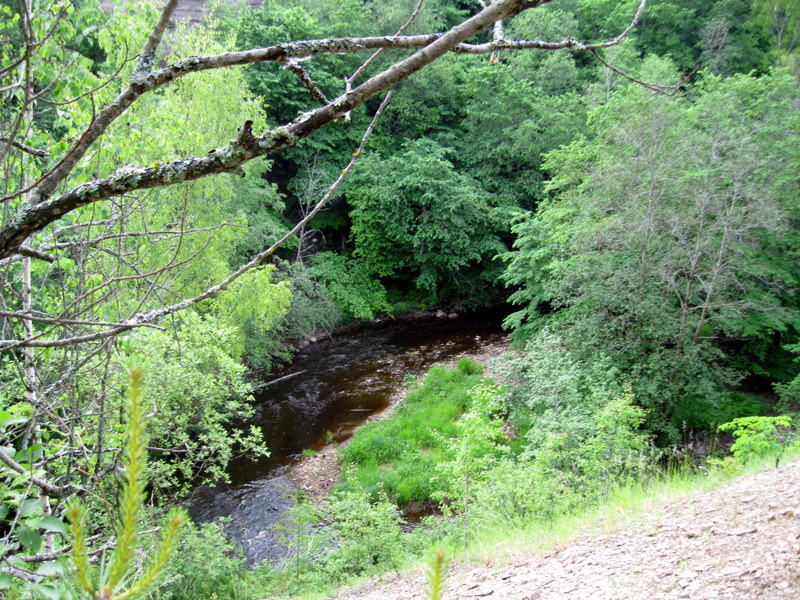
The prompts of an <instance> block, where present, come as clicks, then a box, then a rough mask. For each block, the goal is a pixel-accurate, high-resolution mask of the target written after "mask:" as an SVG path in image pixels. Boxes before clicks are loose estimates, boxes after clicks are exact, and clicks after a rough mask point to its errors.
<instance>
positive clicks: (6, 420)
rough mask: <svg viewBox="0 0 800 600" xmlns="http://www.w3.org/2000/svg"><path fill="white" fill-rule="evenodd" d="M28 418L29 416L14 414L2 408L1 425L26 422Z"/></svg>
mask: <svg viewBox="0 0 800 600" xmlns="http://www.w3.org/2000/svg"><path fill="white" fill-rule="evenodd" d="M27 420H28V418H27V417H20V416H16V415H12V414H11V413H9V412H6V411H4V410H0V427H9V426H11V425H16V424H17V423H24V422H25V421H27Z"/></svg>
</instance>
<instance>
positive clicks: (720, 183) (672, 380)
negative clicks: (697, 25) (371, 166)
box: [507, 61, 800, 437]
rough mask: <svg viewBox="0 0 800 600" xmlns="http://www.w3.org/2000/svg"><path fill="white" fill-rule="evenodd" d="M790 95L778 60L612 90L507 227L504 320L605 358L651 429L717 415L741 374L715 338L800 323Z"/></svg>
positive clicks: (668, 430)
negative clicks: (755, 68) (513, 237)
mask: <svg viewBox="0 0 800 600" xmlns="http://www.w3.org/2000/svg"><path fill="white" fill-rule="evenodd" d="M650 62H651V63H653V61H650ZM644 66H645V68H647V67H648V63H645V65H644ZM656 67H657V65H656V64H651V65H650V68H656ZM796 102H797V92H796V82H795V80H794V78H793V77H791V76H790V75H788V74H786V73H784V72H781V71H777V72H775V73H773V74H772V75H771V76H769V77H761V78H756V77H752V76H736V77H732V78H729V79H721V78H716V77H712V76H708V77H706V79H705V80H704V81H703V84H702V85H700V86H698V89H697V91H696V97H695V98H694V99H690V98H685V97H673V98H666V97H663V96H653V95H652V94H649V93H647V92H645V91H644V90H642V89H641V88H638V87H632V88H631V87H627V86H626V87H625V89H621V90H619V91H617V92H616V93H615V94H614V95H613V97H612V101H610V102H608V103H607V104H605V105H603V106H601V107H598V108H597V109H596V110H594V111H593V113H592V114H591V115H590V123H591V124H592V126H593V129H594V133H595V136H594V138H593V139H591V140H579V141H577V142H574V143H573V144H571V145H570V146H567V147H564V148H562V149H560V150H557V151H554V152H552V153H551V154H550V155H549V156H548V160H547V163H548V166H549V168H550V170H551V172H552V173H553V180H552V181H551V183H550V188H551V190H553V191H554V192H555V193H556V195H555V196H554V198H553V199H552V200H551V201H549V202H548V203H546V204H545V205H544V206H543V207H542V208H541V209H540V211H539V212H538V214H537V215H535V216H526V217H522V218H521V221H520V222H519V224H518V225H517V227H516V232H517V234H518V236H519V238H518V242H517V247H516V251H515V252H514V253H512V254H511V255H510V259H511V262H510V264H509V270H508V272H507V277H508V279H509V281H510V282H512V283H515V284H518V285H521V289H520V290H519V291H518V292H517V294H516V296H515V297H516V300H517V301H519V302H521V303H524V304H527V307H526V308H525V309H524V310H523V312H521V313H518V314H517V315H516V316H515V317H513V318H512V320H511V322H512V323H513V324H515V325H517V326H523V325H524V324H525V323H526V322H527V324H528V325H527V326H528V327H531V326H532V327H534V328H538V327H541V325H542V324H543V323H545V322H548V321H554V322H557V323H559V330H560V331H561V332H562V335H565V339H566V341H565V342H564V343H565V344H567V346H568V347H569V348H570V349H571V351H573V352H576V353H577V355H578V356H580V357H582V359H583V360H597V357H599V356H606V357H609V358H610V360H611V362H612V364H614V365H615V366H616V367H617V368H619V369H621V370H622V371H623V373H625V375H626V376H627V377H629V378H631V380H632V381H633V383H634V392H635V394H636V398H637V401H639V402H640V403H642V404H643V405H644V406H645V407H646V408H648V409H651V414H650V426H651V427H652V428H653V429H655V430H656V431H659V432H661V433H665V434H667V435H668V436H669V437H674V436H675V435H676V434H677V432H678V431H679V430H680V427H681V426H682V423H684V422H686V423H688V425H689V426H690V427H694V426H708V425H709V424H710V422H713V421H715V420H716V422H717V423H719V422H720V421H719V418H720V417H724V416H725V412H724V411H725V402H726V394H725V386H726V385H730V384H731V383H734V382H735V381H736V380H737V378H738V376H737V374H736V373H735V372H733V370H732V369H731V368H730V365H729V364H727V363H726V362H725V355H724V352H723V351H722V346H721V345H720V344H721V342H728V343H731V342H734V341H736V342H738V343H740V344H741V343H744V342H747V341H749V340H753V339H758V338H761V339H764V338H767V339H770V338H772V337H773V336H774V335H775V334H777V333H780V332H786V331H790V330H791V328H793V327H795V326H796V322H797V321H796V320H797V305H796V302H795V301H794V299H793V298H792V293H793V292H792V290H793V289H794V287H793V286H794V282H795V281H796V277H797V270H796V264H795V263H794V261H793V260H792V259H791V258H789V257H793V256H794V255H795V252H796V249H797V242H798V240H797V238H796V234H795V232H794V226H793V223H794V222H795V219H796V217H797V213H796V210H797V206H796V192H795V191H794V190H793V186H794V185H795V184H794V183H793V181H794V176H793V175H792V173H795V172H796V168H797V156H798V154H797V150H798V146H797V145H798V141H800V140H798V136H797V132H798V131H800V129H798V124H797V120H796V118H797V117H796V115H795V114H794V111H787V110H786V106H791V105H793V104H794V103H796ZM776 140H777V141H778V143H776ZM782 256H785V257H787V258H786V259H785V260H784V259H781V258H778V257H782ZM732 416H739V415H732ZM725 420H728V419H725Z"/></svg>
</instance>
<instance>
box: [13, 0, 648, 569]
mask: <svg viewBox="0 0 800 600" xmlns="http://www.w3.org/2000/svg"><path fill="white" fill-rule="evenodd" d="M177 3H178V0H168V1H167V2H166V4H165V6H164V7H163V9H161V10H156V9H154V8H153V7H150V6H148V5H144V6H140V7H139V8H138V9H137V10H139V11H140V12H138V13H135V14H128V13H125V12H120V13H117V14H115V16H114V17H113V18H112V19H111V21H110V22H109V21H107V18H106V17H105V16H104V15H103V13H102V11H101V10H100V7H99V3H98V2H96V1H95V0H60V1H58V2H37V1H35V0H21V1H20V2H19V3H14V4H9V3H6V2H3V3H0V10H2V11H3V13H4V15H5V17H6V18H5V19H4V22H3V24H2V25H0V32H1V34H2V35H0V163H2V164H3V180H2V182H3V187H2V190H1V193H2V202H3V217H2V226H0V260H1V261H2V262H0V265H2V269H3V273H2V276H3V282H4V284H5V288H4V289H5V291H4V295H3V306H2V312H1V313H0V317H2V323H0V331H2V339H1V340H0V350H2V351H3V355H2V364H0V378H1V380H2V384H3V394H4V395H3V398H2V402H1V403H0V410H2V411H3V412H2V413H0V417H1V418H2V421H1V422H0V428H1V429H2V433H1V434H0V435H2V437H1V438H0V442H1V443H2V445H3V448H2V449H0V461H2V463H3V465H4V466H3V471H2V477H3V481H4V482H13V485H12V488H11V492H9V495H6V496H4V501H3V502H4V506H5V508H4V510H6V511H7V512H6V516H8V515H11V516H12V517H14V516H15V515H17V514H18V513H20V512H23V509H24V507H25V506H27V505H26V504H25V503H26V502H27V501H28V500H32V501H34V503H35V504H36V506H37V507H38V508H37V509H36V510H40V511H41V514H42V516H43V517H47V516H50V515H51V514H52V513H58V512H59V511H61V510H62V508H63V502H64V500H65V499H66V498H68V497H71V496H74V495H81V494H85V493H86V491H87V488H92V489H94V488H93V487H92V486H95V487H96V485H97V483H96V479H97V477H98V474H97V473H96V472H92V471H90V470H87V469H86V468H85V467H86V464H85V460H84V459H85V458H86V457H87V456H88V457H90V458H91V457H92V456H94V457H95V462H96V463H98V464H101V465H105V466H106V468H108V469H112V470H113V468H114V465H115V460H116V458H115V456H114V453H115V447H114V446H113V445H109V444H108V441H109V438H108V437H107V433H108V431H109V430H110V429H113V428H114V427H116V426H117V425H118V420H117V419H116V418H115V416H114V415H115V412H114V408H116V407H115V406H113V405H110V404H108V402H107V401H108V398H110V397H111V395H112V392H113V388H114V385H115V380H114V378H113V377H112V376H111V375H110V373H111V372H112V371H113V366H112V365H113V360H114V357H115V354H116V352H117V348H125V347H126V345H130V344H133V345H134V346H135V345H138V344H141V347H145V348H146V347H148V341H147V340H146V339H145V338H144V337H142V338H140V337H139V336H145V333H143V332H144V331H145V330H146V329H156V330H158V329H162V330H163V329H169V330H170V331H171V332H172V333H174V332H175V331H177V330H180V329H181V328H182V327H183V328H192V329H194V332H195V333H197V332H199V331H201V330H202V329H203V326H209V324H210V323H213V322H215V321H214V320H213V318H214V317H219V315H214V314H213V313H214V311H215V310H216V309H215V305H209V304H205V305H202V306H201V305H200V303H201V302H202V301H203V300H208V299H210V298H212V297H217V296H219V299H218V301H217V302H219V303H222V304H224V303H225V302H226V301H227V302H229V304H228V305H229V306H231V305H233V306H236V307H237V309H238V308H239V307H240V305H239V303H237V302H235V300H231V299H230V298H231V297H230V296H228V299H227V300H226V298H225V295H224V294H223V295H222V296H220V294H221V293H222V292H225V293H226V294H230V293H234V292H235V291H236V283H235V282H237V280H240V278H242V277H243V276H245V274H248V273H249V274H250V275H248V277H251V278H253V279H251V283H252V284H253V285H257V287H258V289H259V290H261V291H262V293H263V296H262V297H261V298H260V300H261V301H262V302H263V303H264V304H266V305H272V306H273V307H274V308H275V311H266V313H269V314H265V313H264V312H263V311H262V312H260V313H259V311H255V312H251V313H249V314H248V315H247V316H245V315H244V314H238V312H237V314H236V315H235V316H236V317H237V318H241V319H252V320H256V321H258V320H259V319H262V320H263V321H264V322H269V321H270V318H267V317H268V316H270V315H272V316H274V313H275V312H279V310H278V309H279V308H280V306H281V303H282V302H285V293H284V292H285V289H284V286H281V285H277V284H275V283H274V282H272V280H271V279H270V276H271V274H270V271H269V270H268V269H262V270H260V271H255V268H256V267H258V266H259V265H261V264H262V263H263V262H264V261H265V260H267V259H268V258H269V257H270V256H271V255H273V254H274V253H275V252H276V250H277V249H278V248H279V247H280V246H281V245H282V244H284V243H286V241H287V240H289V239H291V238H292V236H293V235H295V233H296V232H297V231H298V230H300V229H302V227H304V226H305V225H306V223H307V222H308V220H310V219H311V218H313V217H314V216H315V215H316V214H317V213H318V212H319V210H320V209H321V207H322V206H323V205H324V203H325V202H326V201H328V200H329V199H330V198H331V197H332V196H333V193H334V192H335V189H336V188H337V187H338V185H339V184H340V183H341V180H342V177H340V178H338V179H337V180H336V182H334V184H332V186H331V188H330V189H329V192H328V193H326V194H325V195H324V196H323V197H322V199H321V201H320V203H318V204H317V205H316V206H315V207H314V209H312V210H310V211H308V214H307V215H306V218H305V219H303V221H301V223H300V224H298V225H296V226H294V227H292V228H290V229H289V231H286V229H287V228H286V227H282V226H281V225H282V224H281V223H280V220H279V219H278V218H277V216H275V217H274V218H273V217H270V218H262V220H261V222H260V224H259V227H258V229H257V231H246V230H244V229H242V228H243V227H246V226H247V225H248V224H249V221H248V219H252V217H253V216H254V212H255V210H250V209H251V208H252V206H250V207H248V208H247V210H241V211H237V210H236V209H235V208H236V206H235V205H236V203H237V202H238V201H239V200H240V199H241V195H242V193H244V192H243V190H244V189H246V188H245V186H239V185H237V184H235V183H234V180H233V179H232V178H231V177H229V176H222V177H216V178H209V176H211V175H220V174H243V175H244V177H245V179H244V180H243V181H244V182H245V184H246V186H247V189H249V190H252V189H253V188H254V187H255V184H256V182H258V181H259V178H260V176H261V174H262V173H263V172H264V171H265V170H266V169H267V167H268V165H267V164H266V163H265V161H264V158H263V157H265V156H267V155H269V154H272V153H274V152H276V151H278V150H280V149H282V148H286V147H288V146H290V145H292V144H295V143H297V142H299V141H300V140H303V139H305V138H307V137H308V136H310V135H312V134H313V133H315V132H317V131H319V130H321V129H323V128H325V127H329V126H332V125H333V124H334V123H337V122H340V121H346V120H347V119H348V118H349V117H350V115H351V114H353V113H354V111H356V110H358V109H360V108H361V107H363V106H364V105H365V104H366V103H367V102H369V101H370V99H372V98H374V97H376V96H377V95H379V94H381V93H382V92H384V91H386V90H388V89H389V88H391V87H393V86H395V85H397V84H398V83H400V82H402V81H404V80H406V79H408V78H409V77H410V76H412V75H413V74H415V73H417V72H419V71H420V70H422V69H424V68H426V67H428V66H429V65H432V64H434V63H435V62H436V61H438V60H439V59H441V58H442V57H444V56H446V55H448V54H450V53H462V54H472V55H476V54H487V55H489V54H491V53H492V52H496V51H498V50H500V49H502V50H520V51H522V50H536V49H540V50H541V49H544V50H557V49H569V50H573V51H582V50H590V49H591V50H596V49H598V48H604V47H610V46H613V45H615V44H617V43H619V41H620V40H621V39H622V37H623V35H624V34H625V33H627V32H628V31H629V30H630V28H629V29H628V30H626V31H625V32H623V35H620V36H618V37H617V38H615V39H613V40H610V41H608V42H600V43H591V44H588V43H582V42H578V41H576V40H574V39H571V38H567V39H564V40H561V41H556V42H547V41H535V40H533V41H514V40H507V39H505V38H504V36H503V35H502V27H494V29H493V31H494V37H493V39H492V40H491V41H485V42H476V43H470V42H469V40H471V39H473V38H474V37H475V36H478V35H480V34H481V32H483V31H485V30H487V29H489V28H492V27H493V26H494V25H495V24H496V23H498V22H499V21H501V20H508V19H511V18H513V17H514V16H516V15H518V14H520V13H523V12H525V11H527V10H530V9H534V8H537V7H539V6H540V5H543V4H546V3H547V0H498V1H496V2H494V3H491V4H489V5H485V6H483V7H482V8H481V9H480V10H479V11H477V12H476V13H475V14H472V15H467V16H466V17H465V18H463V19H461V20H459V21H458V22H457V23H455V24H454V25H452V26H451V27H449V28H448V29H446V30H445V31H443V32H441V33H429V34H414V35H406V34H404V33H403V32H402V31H401V32H400V33H399V34H397V35H381V36H373V37H341V38H335V39H331V38H328V39H318V40H306V41H291V42H283V43H273V42H272V41H270V42H269V43H270V44H271V45H268V46H264V47H260V48H252V49H247V50H239V51H225V48H224V47H222V46H220V45H214V44H209V45H208V46H205V47H203V44H205V43H206V41H207V40H205V39H200V38H197V37H195V38H192V33H191V32H189V33H185V34H183V36H182V35H181V34H180V33H178V34H176V35H175V37H174V38H172V39H171V40H170V45H171V50H172V52H173V54H166V53H165V52H164V50H163V48H162V39H163V38H164V36H165V33H166V31H167V29H168V25H169V23H170V19H171V16H172V14H173V12H174V10H175V7H176V5H177ZM643 6H644V3H642V5H641V6H640V9H639V13H638V14H637V16H636V18H637V19H638V16H639V14H641V10H642V9H643ZM450 16H451V17H452V16H453V15H452V14H451V15H450ZM401 29H402V28H401ZM135 48H141V50H140V51H137V50H134V49H135ZM390 50H391V51H396V52H398V53H399V54H400V57H399V58H394V59H391V60H388V52H387V53H384V54H383V55H381V60H380V61H376V60H370V59H368V60H367V62H366V63H364V64H365V65H366V66H365V67H364V69H365V70H359V71H358V72H356V73H354V74H353V75H351V76H350V77H349V78H348V80H347V83H346V84H345V85H344V88H343V89H342V88H341V87H340V88H338V89H336V88H335V86H334V84H333V82H326V83H325V85H326V86H327V87H326V89H325V90H320V87H319V86H318V85H317V84H316V83H315V81H314V79H313V77H312V75H313V74H314V71H313V70H309V69H306V68H305V67H304V66H303V61H304V60H306V59H309V60H310V59H313V58H315V57H322V56H325V57H334V56H339V55H345V56H349V55H356V54H358V53H361V52H365V51H376V52H377V51H390ZM203 52H205V53H206V54H201V53H203ZM208 52H211V53H210V54H209V53H208ZM181 56H183V57H181ZM267 62H269V63H276V64H281V65H284V66H286V67H287V68H288V69H289V70H290V71H291V72H292V73H293V74H294V76H295V77H298V78H299V80H300V81H301V82H302V84H303V85H304V87H305V88H306V89H307V90H309V91H310V92H311V96H312V98H313V99H314V100H315V101H316V102H318V103H319V104H321V106H318V107H316V108H310V109H308V110H306V112H304V113H302V114H301V115H299V116H286V117H285V118H286V119H287V120H286V121H285V122H284V124H283V125H279V126H271V127H270V126H267V125H266V122H265V120H264V118H263V115H262V114H261V113H260V111H259V110H258V108H259V107H258V104H257V103H256V102H255V101H254V99H253V98H252V97H249V96H248V95H247V94H242V93H241V89H243V88H244V86H243V85H241V79H240V75H239V74H238V73H237V71H236V70H235V69H233V68H232V67H236V66H242V65H252V64H257V63H267ZM360 78H363V80H362V79H360ZM323 92H324V93H323ZM334 94H335V98H333V99H329V98H328V95H334ZM296 106H297V105H296V104H292V103H290V102H287V107H289V108H287V111H288V110H289V109H294V108H295V107H296ZM370 108H371V109H372V110H371V111H370V112H373V113H374V114H376V115H377V114H379V111H376V110H375V107H374V105H372V104H371V105H370ZM353 120H354V121H355V120H356V119H353ZM365 120H366V119H365ZM373 124H374V120H373ZM182 125H185V128H181V126H182ZM235 126H238V130H236V127H235ZM369 131H370V130H368V132H367V133H369ZM231 138H233V139H232V140H231V141H229V142H227V141H226V140H230V139H231ZM365 141H366V139H365V138H364V139H363V140H362V146H361V147H360V148H358V149H356V152H355V156H353V157H352V160H350V161H349V162H348V163H347V165H346V166H345V167H344V174H346V173H348V172H349V171H350V169H351V168H352V166H353V164H354V162H355V160H356V159H357V158H358V156H360V155H361V152H362V150H363V145H364V143H365ZM343 162H344V161H343ZM121 165H122V166H121ZM257 202H259V203H261V205H262V206H261V207H260V208H264V209H265V211H264V212H265V213H267V214H270V211H273V212H272V213H271V214H272V215H274V214H275V213H274V209H275V207H276V206H277V205H279V199H278V198H277V196H276V195H275V193H274V191H273V190H271V189H270V188H265V189H262V190H260V192H259V194H258V196H257ZM240 230H241V231H240ZM254 238H255V239H254ZM151 246H154V247H151ZM209 249H211V250H213V251H212V252H208V250H209ZM247 249H253V250H254V252H253V253H252V254H251V255H249V256H248V257H246V258H243V257H242V255H241V252H243V251H245V250H247ZM226 290H227V291H226ZM250 299H254V298H250ZM219 306H220V304H217V305H216V307H217V308H218V307H219ZM189 308H192V309H195V310H196V311H197V312H199V313H201V312H205V313H206V314H205V315H203V316H198V315H196V314H194V313H186V314H188V315H190V316H188V317H187V318H186V319H181V318H180V316H179V313H180V311H186V310H187V309H189ZM242 308H244V307H242ZM251 308H252V306H251ZM203 324H205V325H203ZM133 330H137V331H135V332H134V331H133ZM159 333H165V332H163V331H160V332H159ZM123 334H125V335H126V336H131V338H130V339H126V338H125V337H124V336H123ZM176 339H179V338H176ZM208 344H209V345H213V342H212V341H208ZM161 346H162V347H164V348H168V347H169V340H162V341H161ZM193 350H197V351H199V350H213V348H200V349H197V348H193ZM165 352H166V349H165ZM212 354H213V352H212ZM234 355H235V353H234ZM203 364H205V363H203ZM201 368H202V367H201ZM212 374H213V373H212ZM241 391H242V393H245V390H241ZM95 409H96V410H97V413H93V412H91V411H93V410H95ZM89 414H91V416H92V418H86V419H85V417H86V416H87V415H89ZM84 419H85V421H84ZM84 425H86V427H84ZM195 425H196V424H195V423H192V424H191V426H192V427H194V426H195ZM212 425H214V426H215V427H218V426H219V422H218V421H212V422H209V421H206V422H205V426H208V427H211V426H212ZM201 429H202V426H201ZM155 433H156V432H154V434H155ZM52 440H59V443H58V444H53V443H52ZM170 443H172V442H170ZM165 450H166V451H167V452H169V453H173V454H175V453H181V452H184V448H174V447H170V448H166V449H165ZM106 454H109V455H110V456H109V457H108V460H105V459H99V458H97V457H102V456H105V455H106ZM221 454H222V455H224V454H225V453H224V452H222V453H221ZM37 495H40V496H41V497H40V498H37ZM11 522H12V523H15V522H16V521H15V520H14V519H13V518H12V520H11ZM29 528H30V527H29ZM42 531H44V530H42ZM18 533H19V531H16V530H15V527H14V526H13V525H12V526H10V527H9V528H5V529H4V530H3V535H4V542H6V543H5V548H6V553H19V552H22V551H23V550H24V549H26V548H27V549H30V548H32V546H30V545H26V544H25V543H22V542H21V541H20V540H19V539H18V535H17V534H18ZM25 539H26V540H28V541H30V539H31V537H30V536H28V537H27V538H25ZM44 539H45V545H44V546H43V547H42V548H41V550H42V556H45V557H46V558H54V557H55V556H56V555H57V552H56V551H57V549H58V547H57V544H56V541H55V540H54V537H53V536H52V535H49V534H47V535H45V536H44ZM37 549H38V548H37ZM40 559H41V557H36V560H40ZM42 560H44V559H42ZM12 571H14V572H15V573H16V574H18V575H23V576H24V574H25V572H26V569H25V567H24V566H23V567H21V568H20V569H16V570H14V568H12Z"/></svg>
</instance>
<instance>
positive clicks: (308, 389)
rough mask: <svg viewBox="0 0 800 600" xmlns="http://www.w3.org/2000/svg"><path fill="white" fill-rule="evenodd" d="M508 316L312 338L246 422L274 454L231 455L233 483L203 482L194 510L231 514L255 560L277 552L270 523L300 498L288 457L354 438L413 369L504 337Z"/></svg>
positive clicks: (409, 323)
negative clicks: (288, 472) (289, 474)
mask: <svg viewBox="0 0 800 600" xmlns="http://www.w3.org/2000/svg"><path fill="white" fill-rule="evenodd" d="M502 316H503V315H500V314H498V313H488V312H487V313H482V314H477V315H471V316H462V317H460V318H458V319H439V318H435V317H430V318H422V319H409V320H397V321H391V320H390V321H386V322H383V323H379V324H372V325H370V326H366V327H363V328H361V329H359V330H355V331H353V332H351V333H347V334H344V335H341V336H335V337H334V338H333V339H331V340H326V341H322V342H320V343H317V344H314V345H312V346H310V347H308V348H307V349H306V351H304V352H302V353H300V354H299V355H298V356H297V357H296V358H295V360H294V362H293V363H292V365H291V366H290V367H287V368H286V369H285V370H283V371H281V372H277V373H272V374H271V375H270V379H271V380H275V379H278V378H280V377H284V376H288V375H291V377H288V378H287V379H285V380H283V381H280V382H277V383H275V384H273V385H270V386H268V387H265V388H263V389H262V390H261V391H260V393H258V394H257V396H256V416H255V418H254V419H253V420H252V421H250V422H248V423H247V425H248V426H249V425H251V424H253V425H258V426H259V427H261V429H262V431H263V432H264V437H265V439H266V440H267V445H268V446H269V449H270V452H271V454H270V456H269V457H268V458H263V459H259V460H249V459H248V458H247V457H241V458H239V459H237V460H235V461H233V463H232V464H231V466H230V469H229V474H230V477H231V484H230V485H221V486H216V487H208V486H204V487H201V488H198V489H197V490H195V492H194V494H193V498H192V500H191V504H190V513H191V514H192V516H193V517H194V518H195V520H197V521H210V520H213V519H216V518H218V517H221V516H230V517H231V522H230V523H229V525H228V526H227V529H228V532H229V534H230V535H231V536H232V537H233V538H234V539H235V540H237V541H238V542H239V543H240V544H241V545H242V546H243V547H244V549H245V553H246V555H247V557H248V559H249V560H250V562H251V563H256V562H260V561H262V560H265V559H267V560H272V561H279V560H280V559H281V557H282V555H283V554H284V551H283V548H282V547H281V546H280V544H279V543H278V542H277V541H276V539H275V536H274V535H273V534H272V533H271V529H272V528H273V527H274V525H275V523H277V522H278V521H279V520H280V519H281V518H282V516H283V515H284V513H285V511H286V510H287V509H288V508H289V507H290V506H291V505H292V501H293V500H292V499H293V497H294V493H295V490H294V488H293V487H292V485H291V482H290V481H289V480H288V478H287V477H286V476H285V475H284V472H285V470H286V468H287V467H288V465H290V464H291V463H292V461H295V460H298V459H299V457H298V455H299V453H300V452H301V451H302V450H303V449H305V448H313V449H319V448H321V447H322V446H323V445H325V444H326V443H330V442H331V441H337V442H338V441H343V440H345V439H347V438H349V437H350V435H352V432H353V430H354V429H356V428H357V427H358V426H359V425H361V424H362V423H363V422H364V421H365V420H366V419H367V418H368V417H369V416H370V415H372V414H373V413H375V412H377V411H380V410H382V409H384V408H386V406H387V405H388V403H389V400H390V398H391V396H392V393H393V392H394V391H395V390H396V389H397V387H398V386H402V385H403V379H404V377H406V376H407V375H412V376H416V375H417V374H419V373H422V372H424V371H426V370H427V369H428V368H429V367H430V366H432V365H433V364H435V363H438V362H442V361H446V360H450V359H453V358H456V357H459V356H461V355H465V354H470V353H474V352H476V351H477V350H478V349H479V348H480V347H481V346H482V345H484V344H490V343H495V342H498V341H500V340H501V339H502V338H503V337H504V335H503V332H502V329H501V327H500V323H501V321H502Z"/></svg>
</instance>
